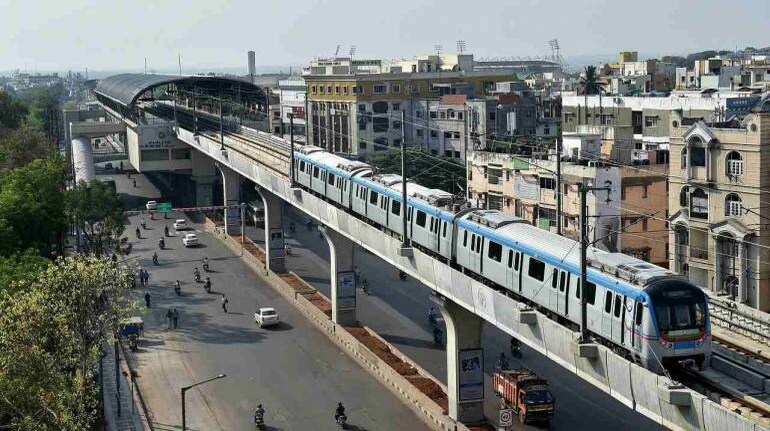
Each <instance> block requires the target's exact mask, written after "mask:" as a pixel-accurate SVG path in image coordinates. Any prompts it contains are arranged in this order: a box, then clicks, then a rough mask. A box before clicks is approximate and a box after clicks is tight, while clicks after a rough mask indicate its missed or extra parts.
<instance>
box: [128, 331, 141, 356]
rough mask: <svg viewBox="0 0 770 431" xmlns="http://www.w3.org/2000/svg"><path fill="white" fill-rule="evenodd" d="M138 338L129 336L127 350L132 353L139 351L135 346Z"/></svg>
mask: <svg viewBox="0 0 770 431" xmlns="http://www.w3.org/2000/svg"><path fill="white" fill-rule="evenodd" d="M138 339H139V337H138V336H136V334H131V335H129V336H128V348H129V349H130V350H131V351H132V352H136V351H138V350H139V345H138V344H137V341H138Z"/></svg>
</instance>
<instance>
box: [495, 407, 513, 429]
mask: <svg viewBox="0 0 770 431" xmlns="http://www.w3.org/2000/svg"><path fill="white" fill-rule="evenodd" d="M498 419H499V420H498V421H497V422H498V423H499V424H500V426H504V427H509V426H511V425H513V410H511V409H501V410H500V417H499V418H498Z"/></svg>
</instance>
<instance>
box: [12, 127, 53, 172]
mask: <svg viewBox="0 0 770 431" xmlns="http://www.w3.org/2000/svg"><path fill="white" fill-rule="evenodd" d="M53 151H54V146H53V143H52V141H51V140H49V139H48V138H46V137H45V135H43V133H42V132H41V131H40V129H39V128H36V127H32V126H29V125H22V126H21V127H19V128H17V129H15V130H12V131H10V132H8V133H6V134H5V136H0V170H3V169H14V168H18V167H21V166H24V165H26V164H28V163H30V162H31V161H33V160H35V159H42V158H45V157H48V156H50V155H51V154H53Z"/></svg>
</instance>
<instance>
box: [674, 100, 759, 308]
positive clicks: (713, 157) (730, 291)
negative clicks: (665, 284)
mask: <svg viewBox="0 0 770 431" xmlns="http://www.w3.org/2000/svg"><path fill="white" fill-rule="evenodd" d="M669 125H670V130H671V132H670V134H671V143H670V145H671V163H670V170H669V175H670V188H669V190H670V192H669V211H670V217H669V222H670V227H671V233H670V244H671V252H672V253H671V256H670V262H671V268H672V269H674V270H676V271H677V272H679V273H681V274H684V275H686V276H688V277H689V279H690V280H691V281H692V282H693V283H695V284H697V285H699V286H701V287H702V288H704V289H707V290H709V291H711V292H713V293H715V294H725V295H729V296H731V297H733V298H735V299H736V300H738V301H740V302H743V303H746V304H748V305H750V306H752V307H756V308H759V309H761V310H764V311H770V268H768V265H769V264H770V253H768V247H770V236H769V235H768V234H767V229H768V225H770V223H768V220H770V204H768V202H770V196H768V190H770V169H767V166H768V165H770V113H767V112H763V113H752V114H749V115H746V116H745V117H743V118H742V119H741V118H736V119H734V120H732V121H730V122H725V123H707V122H704V121H702V120H691V119H688V118H687V117H685V116H682V115H679V114H678V113H677V114H675V115H672V117H671V118H670V122H669Z"/></svg>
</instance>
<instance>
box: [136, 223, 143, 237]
mask: <svg viewBox="0 0 770 431" xmlns="http://www.w3.org/2000/svg"><path fill="white" fill-rule="evenodd" d="M136 237H137V238H141V237H142V232H141V231H140V230H139V226H137V227H136Z"/></svg>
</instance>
